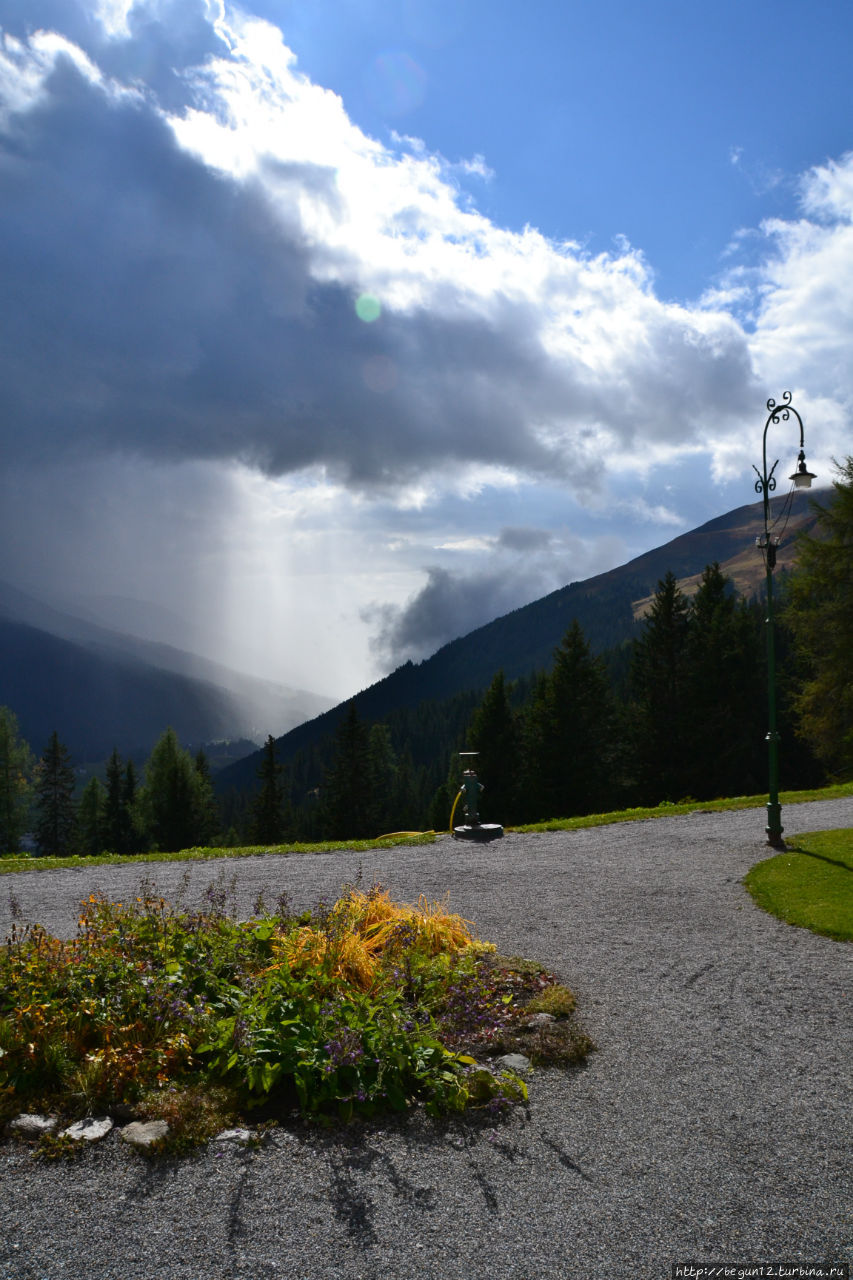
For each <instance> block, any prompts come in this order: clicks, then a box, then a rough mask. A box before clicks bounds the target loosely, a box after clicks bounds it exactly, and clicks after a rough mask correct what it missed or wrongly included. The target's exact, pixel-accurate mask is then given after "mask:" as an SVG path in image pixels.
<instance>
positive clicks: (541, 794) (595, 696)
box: [524, 621, 617, 818]
mask: <svg viewBox="0 0 853 1280" xmlns="http://www.w3.org/2000/svg"><path fill="white" fill-rule="evenodd" d="M614 725H615V710H614V707H613V701H612V697H611V694H610V687H609V685H608V682H607V679H606V677H605V675H604V671H603V668H602V665H601V662H600V661H599V660H598V659H597V658H594V657H593V656H592V654H591V652H590V649H589V645H588V644H587V642H586V640H585V638H584V634H583V631H582V630H581V628H580V625H579V624H578V622H577V621H575V622H573V623H572V626H571V627H570V628H569V630H568V631H567V633H566V635H565V637H564V638H563V640H562V643H561V644H560V646H559V648H558V649H557V650H556V651H555V654H554V666H553V669H552V670H551V672H550V674H549V675H547V676H545V677H544V678H543V679H542V680H541V681H540V682H539V685H538V687H537V688H536V690H535V692H534V696H533V699H532V701H531V703H530V705H529V707H528V711H527V717H526V724H525V769H524V772H525V782H526V787H525V791H526V796H527V799H526V803H527V805H528V808H529V809H530V811H531V816H534V815H535V816H536V817H537V818H559V817H571V816H572V815H574V814H583V813H594V812H596V811H597V810H600V809H602V808H604V807H606V804H607V803H608V802H609V801H610V798H611V796H612V795H613V793H614V789H615V786H616V781H617V780H616V777H615V760H616V755H617V752H616V744H615V741H614Z"/></svg>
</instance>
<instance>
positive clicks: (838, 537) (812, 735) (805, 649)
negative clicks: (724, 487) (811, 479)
mask: <svg viewBox="0 0 853 1280" xmlns="http://www.w3.org/2000/svg"><path fill="white" fill-rule="evenodd" d="M837 465H838V479H837V480H835V481H834V482H833V489H834V491H835V492H834V499H833V501H832V503H831V504H830V505H823V504H821V503H815V504H814V505H815V507H816V509H817V512H818V526H817V528H816V529H815V532H814V534H813V535H810V536H806V537H803V538H802V539H801V541H800V545H799V551H798V556H797V566H796V569H795V570H794V572H793V574H792V575H791V581H790V587H789V603H788V605H787V607H786V608H785V609H784V612H783V615H782V616H783V619H784V621H785V623H786V625H787V626H788V627H789V628H790V630H791V632H792V634H793V636H794V641H795V644H796V647H797V650H798V653H799V655H800V657H801V659H802V661H803V663H804V665H805V672H806V674H805V679H804V681H803V684H802V688H801V690H800V692H799V694H798V695H797V697H796V698H795V707H796V710H797V712H798V713H799V716H800V730H801V732H802V734H803V736H804V737H805V738H806V740H807V741H808V742H809V743H810V744H811V746H812V748H813V750H814V751H815V753H816V755H817V756H818V757H819V759H820V760H821V761H822V762H823V764H824V766H825V767H826V768H827V769H829V770H831V771H832V773H834V774H835V775H837V776H839V777H842V778H850V777H853V455H851V456H849V457H848V458H847V459H846V461H845V462H844V463H842V464H840V465H839V464H837Z"/></svg>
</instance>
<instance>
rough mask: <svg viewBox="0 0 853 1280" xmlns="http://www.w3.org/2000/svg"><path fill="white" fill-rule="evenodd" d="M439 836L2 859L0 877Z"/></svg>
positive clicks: (430, 840)
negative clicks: (164, 851) (172, 851)
mask: <svg viewBox="0 0 853 1280" xmlns="http://www.w3.org/2000/svg"><path fill="white" fill-rule="evenodd" d="M434 843H435V832H434V831H422V832H419V833H418V834H417V835H413V836H392V837H391V838H390V839H389V838H387V837H386V838H384V839H383V838H381V837H380V838H379V839H376V840H325V841H322V842H321V843H319V844H258V845H240V846H238V847H234V848H219V847H216V848H201V847H199V848H193V849H181V850H180V851H179V852H178V853H130V854H118V853H102V854H98V855H96V856H95V857H92V858H81V857H77V856H75V857H73V858H40V857H26V856H24V857H22V856H20V855H16V856H12V857H8V858H0V875H10V874H12V873H14V872H19V871H64V870H75V869H77V870H81V871H82V870H85V869H86V868H88V867H120V866H130V865H131V864H133V865H134V866H136V865H139V864H141V863H144V862H202V861H207V860H209V859H213V858H257V857H265V856H272V857H279V858H288V857H291V856H292V855H297V854H308V853H339V852H342V851H347V852H351V853H362V852H364V851H366V850H368V849H389V848H392V847H393V848H397V847H398V846H400V845H422V844H434Z"/></svg>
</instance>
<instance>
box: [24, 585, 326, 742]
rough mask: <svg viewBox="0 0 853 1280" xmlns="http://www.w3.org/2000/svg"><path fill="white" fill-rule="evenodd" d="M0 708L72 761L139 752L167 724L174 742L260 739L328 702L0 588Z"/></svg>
mask: <svg viewBox="0 0 853 1280" xmlns="http://www.w3.org/2000/svg"><path fill="white" fill-rule="evenodd" d="M0 704H1V705H5V706H8V707H10V708H11V709H12V711H14V712H15V715H16V716H17V717H18V721H19V723H20V727H21V733H22V735H23V736H24V738H26V740H27V741H28V742H29V743H30V745H31V746H32V747H33V750H35V751H37V752H40V751H41V750H42V748H43V747H44V745H45V743H46V742H47V740H48V738H49V736H50V734H51V733H52V732H53V730H54V729H56V730H57V732H58V733H59V735H60V737H61V738H62V739H63V741H64V742H65V743H66V744H67V745H68V747H69V749H70V750H71V753H72V755H73V756H74V757H75V759H77V760H100V759H103V758H104V757H105V756H107V755H108V754H109V753H110V751H111V750H112V748H113V747H114V746H116V747H118V749H119V750H120V751H121V752H122V753H123V754H131V753H134V752H135V753H139V752H147V751H149V750H150V749H151V747H152V746H153V745H154V743H155V742H156V740H157V738H158V737H159V736H160V735H161V734H162V733H163V731H164V730H165V729H166V728H167V727H168V726H169V725H171V726H172V727H173V728H174V730H175V732H176V733H177V734H178V737H179V738H180V739H181V741H183V742H192V743H202V742H212V741H216V740H222V739H230V740H235V739H241V738H245V739H250V740H251V741H254V742H260V741H262V740H263V739H264V738H265V737H266V735H267V734H269V733H272V734H276V733H279V734H280V733H282V732H286V731H287V730H288V729H290V728H292V727H293V726H294V725H296V724H299V723H301V722H302V721H303V720H306V719H311V718H312V717H315V716H316V715H317V714H318V713H320V712H322V711H324V710H326V709H327V708H329V707H330V706H332V705H333V700H332V699H331V698H324V697H322V696H321V695H319V694H315V693H310V692H308V691H306V690H300V689H291V688H288V687H287V686H284V685H278V684H275V683H274V682H272V681H266V680H259V679H256V678H255V677H252V676H249V675H245V674H243V673H241V672H235V671H231V670H230V669H229V668H227V667H224V666H221V665H220V664H218V663H215V662H211V661H210V660H208V659H206V658H201V657H198V656H197V655H194V654H189V653H186V652H184V651H183V650H180V649H177V648H175V647H174V646H171V645H164V644H158V643H156V642H153V641H150V640H141V639H139V638H138V637H136V636H132V635H128V634H125V633H123V632H120V631H117V630H113V629H111V628H108V627H102V626H100V625H98V624H96V623H93V622H90V621H88V620H87V619H85V618H81V617H76V616H75V615H73V614H72V613H69V612H66V611H63V610H60V609H56V608H54V607H53V606H52V605H50V604H48V603H46V602H45V601H43V600H39V599H37V598H36V597H35V596H31V595H29V594H27V593H26V592H24V591H21V590H20V589H19V588H17V587H13V586H11V585H10V584H9V583H5V582H0Z"/></svg>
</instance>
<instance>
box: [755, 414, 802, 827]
mask: <svg viewBox="0 0 853 1280" xmlns="http://www.w3.org/2000/svg"><path fill="white" fill-rule="evenodd" d="M791 417H794V418H796V420H797V422H798V423H799V427H800V452H799V456H798V458H797V468H796V470H795V471H794V474H793V475H792V476H791V477H790V479H791V480H792V481H793V484H794V488H796V489H809V488H811V483H812V480H813V479H814V475H813V473H812V472H811V471H809V470H808V469H807V467H806V455H805V450H804V434H803V420H802V418H801V417H800V415H799V414H798V413H797V410H796V409H795V408H794V406H793V405H792V404H791V393H790V391H786V392H784V393H783V395H782V403H781V404H777V403H776V401H775V400H773V399H770V400H768V401H767V421H766V422H765V424H764V438H763V445H762V467H763V470H761V471H759V470H758V467H755V466H754V467H753V468H752V469H753V471H754V472H755V474H756V475H757V476H758V479H757V480H756V482H755V492H756V493H760V494H761V496H762V498H763V500H764V534H763V535H762V536H760V537H758V538H756V540H755V541H756V545H757V546H758V547H760V549H761V551H762V554H763V556H764V567H765V570H766V573H767V709H768V729H767V763H768V774H769V787H768V797H767V827H766V831H767V843H768V844H769V845H772V846H773V848H774V849H784V848H785V842H784V840H783V839H782V830H783V828H782V806H781V805H780V803H779V734H778V732H777V729H776V649H775V638H774V624H773V570H774V569H775V568H776V548H777V547H778V546H779V537H778V536H776V535H774V534H773V533H772V532H771V529H772V525H771V521H770V494H771V493H772V492H773V490H774V489H775V488H776V477H775V476H774V474H773V473H774V472H775V470H776V468H777V466H778V465H779V459H778V458H777V459H776V461H775V462H774V463H773V466H772V467H771V468H770V470H769V472H768V470H767V431H768V428H769V427H770V424H771V423H773V424H774V425H778V424H779V423H780V422H788V421H789V419H790V418H791Z"/></svg>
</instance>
